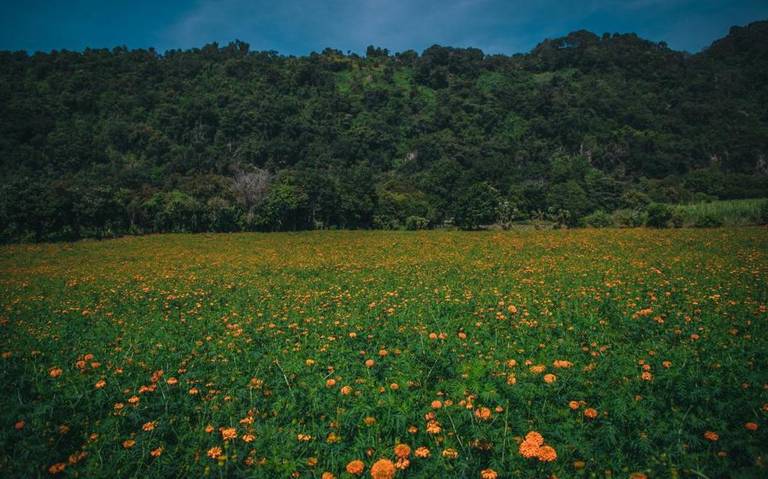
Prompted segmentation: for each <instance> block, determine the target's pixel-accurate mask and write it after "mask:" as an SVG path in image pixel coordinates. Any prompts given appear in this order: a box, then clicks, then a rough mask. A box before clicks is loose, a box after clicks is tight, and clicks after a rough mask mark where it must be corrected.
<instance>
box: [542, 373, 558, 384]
mask: <svg viewBox="0 0 768 479" xmlns="http://www.w3.org/2000/svg"><path fill="white" fill-rule="evenodd" d="M555 380H557V376H555V375H554V374H545V375H544V382H545V383H547V384H552V383H553V382H555Z"/></svg>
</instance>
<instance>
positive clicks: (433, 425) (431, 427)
mask: <svg viewBox="0 0 768 479" xmlns="http://www.w3.org/2000/svg"><path fill="white" fill-rule="evenodd" d="M440 431H442V428H441V427H440V423H439V422H437V421H429V423H427V433H429V434H440Z"/></svg>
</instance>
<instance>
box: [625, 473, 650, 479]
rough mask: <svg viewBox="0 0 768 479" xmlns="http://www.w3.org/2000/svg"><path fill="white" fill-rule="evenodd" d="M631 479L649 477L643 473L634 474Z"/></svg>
mask: <svg viewBox="0 0 768 479" xmlns="http://www.w3.org/2000/svg"><path fill="white" fill-rule="evenodd" d="M629 479H648V476H646V475H645V474H643V473H642V472H633V473H632V474H630V475H629Z"/></svg>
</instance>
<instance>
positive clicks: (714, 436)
mask: <svg viewBox="0 0 768 479" xmlns="http://www.w3.org/2000/svg"><path fill="white" fill-rule="evenodd" d="M704 439H706V440H707V441H712V442H715V441H717V440H718V439H720V435H718V434H717V433H716V432H714V431H707V432H705V433H704Z"/></svg>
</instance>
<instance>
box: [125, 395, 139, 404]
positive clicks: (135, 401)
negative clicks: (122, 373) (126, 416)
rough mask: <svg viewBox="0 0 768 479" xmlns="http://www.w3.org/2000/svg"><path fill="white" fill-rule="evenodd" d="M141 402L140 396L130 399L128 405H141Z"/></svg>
mask: <svg viewBox="0 0 768 479" xmlns="http://www.w3.org/2000/svg"><path fill="white" fill-rule="evenodd" d="M140 400H141V399H139V396H131V397H129V398H128V404H131V405H134V406H135V405H136V404H139V401H140Z"/></svg>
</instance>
